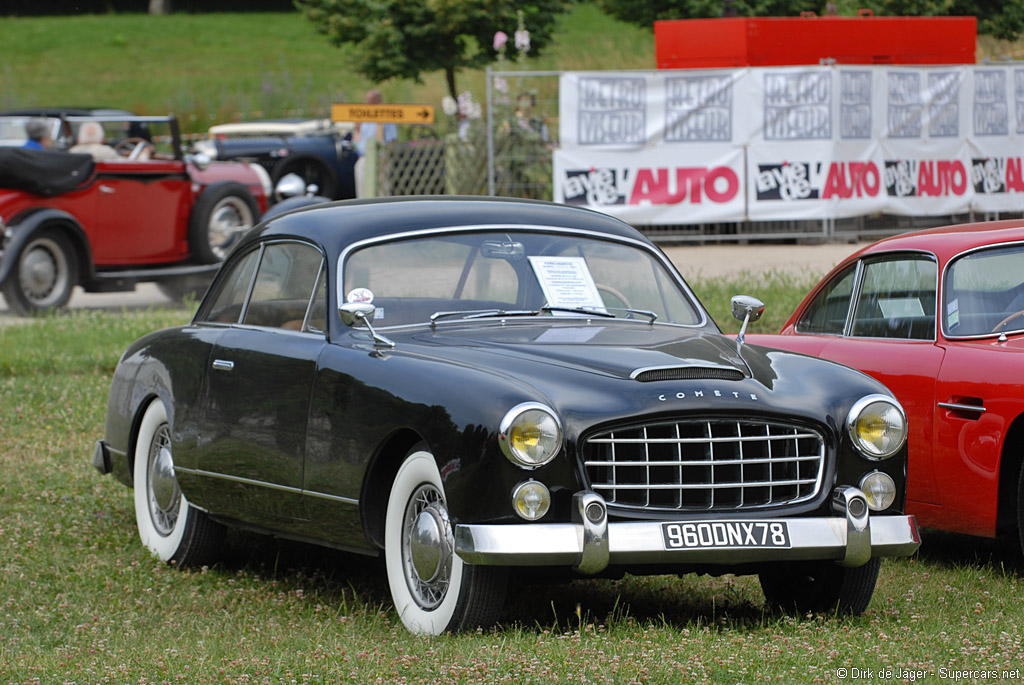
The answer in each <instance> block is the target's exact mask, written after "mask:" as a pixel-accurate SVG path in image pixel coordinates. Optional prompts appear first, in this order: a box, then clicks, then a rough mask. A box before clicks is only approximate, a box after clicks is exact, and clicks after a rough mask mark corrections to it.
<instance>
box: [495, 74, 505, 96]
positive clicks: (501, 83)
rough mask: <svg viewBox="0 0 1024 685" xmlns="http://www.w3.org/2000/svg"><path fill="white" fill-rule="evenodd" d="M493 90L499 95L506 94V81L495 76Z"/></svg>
mask: <svg viewBox="0 0 1024 685" xmlns="http://www.w3.org/2000/svg"><path fill="white" fill-rule="evenodd" d="M494 89H495V90H496V91H498V92H499V93H507V92H508V81H506V80H505V79H504V78H502V77H501V76H495V77H494Z"/></svg>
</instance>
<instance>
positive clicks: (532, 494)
mask: <svg viewBox="0 0 1024 685" xmlns="http://www.w3.org/2000/svg"><path fill="white" fill-rule="evenodd" d="M512 504H513V506H514V507H515V509H516V513H517V514H519V516H520V517H522V518H524V519H526V520H527V521H536V520H537V519H539V518H543V517H544V514H546V513H548V509H550V508H551V493H550V492H549V491H548V488H547V486H546V485H544V484H543V483H540V482H538V481H535V480H528V481H526V482H525V483H520V484H519V485H517V486H516V489H515V490H514V491H513V492H512Z"/></svg>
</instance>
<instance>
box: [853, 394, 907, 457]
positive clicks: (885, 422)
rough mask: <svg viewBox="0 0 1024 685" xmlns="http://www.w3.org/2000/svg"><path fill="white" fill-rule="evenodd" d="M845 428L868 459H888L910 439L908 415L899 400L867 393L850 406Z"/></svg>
mask: <svg viewBox="0 0 1024 685" xmlns="http://www.w3.org/2000/svg"><path fill="white" fill-rule="evenodd" d="M846 429H847V431H848V432H849V434H850V439H851V440H853V444H854V446H855V447H856V448H857V449H858V450H859V451H860V453H861V454H863V455H864V456H865V457H867V458H868V459H874V460H879V459H888V458H889V457H891V456H893V455H894V454H896V453H897V452H899V451H900V448H902V447H903V443H905V442H906V440H907V417H906V414H904V413H903V408H902V407H901V406H900V405H899V404H898V403H897V402H896V400H894V399H892V398H890V397H886V396H885V395H868V396H867V397H862V398H861V399H860V400H858V401H857V402H856V403H855V404H854V405H853V407H852V408H851V409H850V415H849V416H848V417H847V419H846Z"/></svg>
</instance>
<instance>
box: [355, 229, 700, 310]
mask: <svg viewBox="0 0 1024 685" xmlns="http://www.w3.org/2000/svg"><path fill="white" fill-rule="evenodd" d="M340 268H341V269H342V270H343V274H342V276H343V277H342V278H341V279H340V280H339V282H340V283H341V284H342V285H341V290H340V292H339V299H340V300H341V301H343V302H356V301H363V302H373V303H374V304H375V305H377V313H376V315H375V318H374V323H375V324H376V325H378V326H401V325H405V324H410V323H422V322H425V321H429V320H430V318H431V316H433V315H435V314H438V313H443V314H444V316H445V317H456V318H458V317H466V316H472V315H474V314H477V315H480V314H482V315H487V314H488V313H492V314H495V315H497V314H504V315H512V316H515V315H523V316H528V315H530V314H533V313H539V312H541V309H542V308H547V309H545V310H544V313H546V314H550V315H552V316H574V315H575V316H578V315H580V313H581V312H584V313H585V312H593V313H595V314H599V315H602V316H613V317H616V318H628V319H639V320H643V321H649V320H650V316H649V315H647V314H645V312H652V313H653V314H655V315H656V316H657V320H658V321H660V322H668V323H676V324H683V325H691V326H692V325H700V324H701V323H703V321H704V318H703V315H702V313H701V310H700V309H699V307H698V306H697V304H696V303H695V302H694V301H693V300H692V299H691V298H690V297H689V296H688V294H687V293H686V292H685V291H684V290H683V288H682V287H681V286H680V285H679V283H678V282H677V281H676V279H675V278H674V277H673V276H672V274H671V273H669V271H668V270H667V269H666V268H665V267H664V265H663V264H662V263H661V262H660V261H659V260H658V259H657V258H656V257H655V255H654V254H652V253H650V252H648V251H646V250H643V249H641V248H639V247H637V246H634V245H631V244H626V243H620V242H612V241H607V240H597V239H593V238H586V237H580V236H576V235H563V234H556V233H532V232H525V231H521V232H515V231H509V232H501V231H484V232H466V233H446V234H443V235H442V234H438V235H433V236H429V237H421V238H414V239H408V240H399V241H393V242H388V243H378V244H374V245H369V246H367V247H364V248H362V249H359V250H356V251H354V252H353V253H352V254H351V255H350V256H349V257H348V259H347V260H346V261H345V262H344V264H342V265H341V267H340Z"/></svg>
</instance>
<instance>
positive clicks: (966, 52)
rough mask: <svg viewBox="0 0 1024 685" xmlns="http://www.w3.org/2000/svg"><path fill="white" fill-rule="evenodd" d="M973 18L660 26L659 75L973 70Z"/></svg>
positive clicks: (740, 20)
mask: <svg viewBox="0 0 1024 685" xmlns="http://www.w3.org/2000/svg"><path fill="white" fill-rule="evenodd" d="M977 30H978V29H977V19H975V18H974V17H875V16H872V15H870V14H869V13H864V14H862V16H859V17H817V16H805V17H736V18H723V19H679V20H672V21H656V22H654V46H655V55H656V58H657V61H658V68H659V69H695V68H705V69H706V68H715V67H744V66H753V67H761V66H781V65H789V64H821V63H823V62H824V61H826V60H834V61H835V62H836V63H838V64H974V62H975V49H976V42H977Z"/></svg>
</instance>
